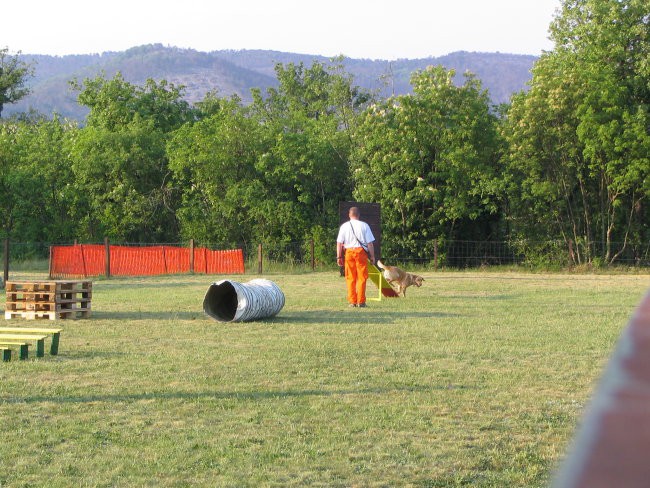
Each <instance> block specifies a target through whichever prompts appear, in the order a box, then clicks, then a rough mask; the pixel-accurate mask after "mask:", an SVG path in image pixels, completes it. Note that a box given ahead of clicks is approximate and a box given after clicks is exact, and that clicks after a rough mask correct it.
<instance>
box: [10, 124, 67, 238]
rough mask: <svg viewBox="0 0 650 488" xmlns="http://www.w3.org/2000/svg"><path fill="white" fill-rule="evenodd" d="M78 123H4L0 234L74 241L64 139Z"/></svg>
mask: <svg viewBox="0 0 650 488" xmlns="http://www.w3.org/2000/svg"><path fill="white" fill-rule="evenodd" d="M76 131H77V127H76V125H74V124H72V123H70V122H68V121H64V120H60V119H58V118H56V117H55V118H54V119H52V120H46V119H44V118H42V119H38V120H28V121H19V122H5V123H3V124H0V215H1V216H2V218H1V220H0V227H1V230H0V233H1V234H3V235H4V236H6V237H11V238H12V239H17V240H21V241H24V242H61V241H68V240H72V239H73V238H74V236H75V232H76V228H75V223H74V220H73V219H71V218H70V209H71V207H72V205H71V203H72V201H73V199H74V189H73V186H72V182H73V177H72V172H71V169H70V161H69V159H68V157H67V153H66V151H65V144H66V140H67V139H68V138H70V137H72V136H73V134H74V133H75V132H76Z"/></svg>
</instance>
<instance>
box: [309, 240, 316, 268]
mask: <svg viewBox="0 0 650 488" xmlns="http://www.w3.org/2000/svg"><path fill="white" fill-rule="evenodd" d="M310 244H311V245H310V251H311V270H312V271H316V255H315V253H314V239H312V240H311V243H310Z"/></svg>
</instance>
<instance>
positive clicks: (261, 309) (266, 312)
mask: <svg viewBox="0 0 650 488" xmlns="http://www.w3.org/2000/svg"><path fill="white" fill-rule="evenodd" d="M284 301H285V300H284V293H282V290H280V287H279V286H278V285H276V284H275V283H273V282H272V281H270V280H265V279H261V278H258V279H254V280H251V281H249V282H247V283H238V282H236V281H230V280H221V281H216V282H214V283H212V284H211V285H210V287H209V288H208V291H207V292H206V294H205V298H204V299H203V310H204V311H205V313H206V314H208V315H209V316H210V317H212V318H213V319H215V320H218V321H219V322H247V321H251V320H259V319H265V318H269V317H273V316H275V315H277V314H278V312H280V310H282V307H284Z"/></svg>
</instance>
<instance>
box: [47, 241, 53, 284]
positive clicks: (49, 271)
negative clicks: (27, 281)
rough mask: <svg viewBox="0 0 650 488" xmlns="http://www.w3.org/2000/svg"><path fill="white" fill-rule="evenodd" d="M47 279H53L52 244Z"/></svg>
mask: <svg viewBox="0 0 650 488" xmlns="http://www.w3.org/2000/svg"><path fill="white" fill-rule="evenodd" d="M47 279H48V280H51V279H52V246H50V262H49V266H48V271H47Z"/></svg>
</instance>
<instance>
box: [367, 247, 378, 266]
mask: <svg viewBox="0 0 650 488" xmlns="http://www.w3.org/2000/svg"><path fill="white" fill-rule="evenodd" d="M368 252H369V253H370V261H371V262H372V264H375V263H376V262H377V261H376V260H375V245H374V243H372V242H369V243H368Z"/></svg>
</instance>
